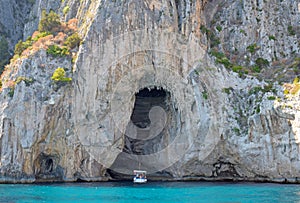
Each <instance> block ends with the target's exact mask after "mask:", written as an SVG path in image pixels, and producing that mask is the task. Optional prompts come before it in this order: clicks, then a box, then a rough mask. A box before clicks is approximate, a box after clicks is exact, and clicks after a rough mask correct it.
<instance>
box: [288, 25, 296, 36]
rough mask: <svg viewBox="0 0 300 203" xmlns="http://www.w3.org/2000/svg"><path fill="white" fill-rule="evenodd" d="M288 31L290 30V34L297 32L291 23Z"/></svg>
mask: <svg viewBox="0 0 300 203" xmlns="http://www.w3.org/2000/svg"><path fill="white" fill-rule="evenodd" d="M287 31H288V33H289V35H295V34H296V32H295V30H294V28H293V26H291V25H289V26H288V28H287Z"/></svg>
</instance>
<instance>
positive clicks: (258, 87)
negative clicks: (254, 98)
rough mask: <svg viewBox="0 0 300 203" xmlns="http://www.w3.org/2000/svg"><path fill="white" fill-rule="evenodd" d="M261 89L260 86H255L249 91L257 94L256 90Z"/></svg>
mask: <svg viewBox="0 0 300 203" xmlns="http://www.w3.org/2000/svg"><path fill="white" fill-rule="evenodd" d="M260 91H262V88H261V87H260V86H256V87H253V88H252V89H251V90H250V91H249V93H250V94H257V93H258V92H260Z"/></svg>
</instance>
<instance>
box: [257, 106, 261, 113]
mask: <svg viewBox="0 0 300 203" xmlns="http://www.w3.org/2000/svg"><path fill="white" fill-rule="evenodd" d="M256 113H257V114H259V113H260V106H257V107H256Z"/></svg>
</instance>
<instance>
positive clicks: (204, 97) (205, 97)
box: [202, 91, 208, 100]
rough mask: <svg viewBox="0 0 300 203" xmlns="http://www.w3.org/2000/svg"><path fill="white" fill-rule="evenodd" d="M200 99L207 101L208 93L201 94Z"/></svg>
mask: <svg viewBox="0 0 300 203" xmlns="http://www.w3.org/2000/svg"><path fill="white" fill-rule="evenodd" d="M202 97H203V99H205V100H207V99H208V93H207V92H206V91H203V92H202Z"/></svg>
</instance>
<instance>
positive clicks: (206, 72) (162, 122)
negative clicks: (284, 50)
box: [0, 0, 300, 182]
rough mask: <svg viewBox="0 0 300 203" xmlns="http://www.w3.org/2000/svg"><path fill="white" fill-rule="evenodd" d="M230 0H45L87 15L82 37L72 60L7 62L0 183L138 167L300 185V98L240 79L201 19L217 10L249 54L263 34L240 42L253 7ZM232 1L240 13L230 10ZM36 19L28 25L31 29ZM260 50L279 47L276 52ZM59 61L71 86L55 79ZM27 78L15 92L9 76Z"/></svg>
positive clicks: (93, 176)
mask: <svg viewBox="0 0 300 203" xmlns="http://www.w3.org/2000/svg"><path fill="white" fill-rule="evenodd" d="M221 2H224V3H221ZM231 2H232V1H217V2H216V4H212V3H209V2H207V1H201V0H197V1H173V0H145V1H136V0H129V1H108V0H104V1H100V0H99V1H89V0H85V1H80V3H78V1H74V0H69V1H67V0H66V1H64V2H63V3H58V2H57V1H55V2H54V1H49V2H47V3H45V2H44V1H40V0H39V1H36V2H35V4H34V7H33V8H34V9H33V10H32V11H31V13H30V15H31V16H35V15H37V16H39V15H40V12H41V9H44V8H45V9H54V10H57V11H58V12H62V9H63V8H64V7H65V6H67V5H68V6H69V7H70V11H69V13H68V14H67V15H66V16H64V18H66V19H68V18H71V17H74V16H76V17H77V18H79V23H80V29H79V33H80V34H81V36H83V37H84V41H83V43H82V45H81V46H80V48H79V51H78V53H77V54H78V57H77V59H76V61H75V64H72V62H71V59H70V58H68V57H60V58H53V57H51V56H49V55H47V54H46V52H45V51H44V50H40V51H38V52H36V53H34V54H33V55H29V56H28V57H27V58H24V57H22V58H21V59H19V60H17V61H16V62H14V63H12V64H10V65H9V66H8V71H6V72H5V73H4V75H3V76H2V81H4V83H3V87H2V92H1V94H0V100H1V106H0V112H1V114H0V115H1V117H0V146H1V148H0V149H1V150H0V157H1V160H0V175H1V178H0V181H1V182H38V181H76V180H86V181H97V180H109V179H111V178H116V177H117V178H125V177H126V178H127V177H128V175H130V174H131V173H132V170H133V169H137V168H141V169H146V170H147V171H148V172H149V173H150V174H152V175H153V176H155V177H156V178H162V179H176V180H187V179H210V180H222V179H223V180H224V179H226V180H227V179H232V180H259V181H263V180H265V181H280V180H285V179H286V180H288V181H290V182H293V181H294V182H297V181H298V178H297V177H299V176H300V171H299V170H298V168H299V164H300V160H299V138H298V137H299V132H300V130H299V129H300V125H299V116H300V115H299V97H297V96H299V95H296V96H295V97H293V98H291V99H290V100H288V101H286V100H284V101H282V102H288V103H292V108H291V109H283V110H280V106H282V105H283V104H278V103H276V102H277V101H274V100H273V99H270V96H274V95H275V93H274V92H272V91H267V90H265V89H267V88H266V87H265V86H266V83H265V82H264V81H259V80H257V79H255V78H254V77H252V76H247V77H246V76H245V77H244V78H240V77H239V76H238V74H236V73H233V72H232V71H230V70H228V69H226V68H225V67H223V66H222V65H220V64H216V63H214V61H213V59H212V58H211V56H210V55H208V54H207V52H208V47H207V45H209V44H208V43H209V42H208V41H209V40H207V39H206V36H205V34H204V33H202V32H201V31H200V27H201V25H202V24H206V25H208V24H209V22H210V20H211V19H212V18H213V17H214V16H215V15H217V14H220V9H221V10H223V11H224V12H223V13H221V14H222V15H221V16H220V19H221V22H222V23H224V24H225V25H226V26H227V27H226V30H225V31H224V38H223V39H224V40H225V41H227V40H228V42H229V44H230V43H233V44H237V45H238V50H239V51H240V52H241V53H243V52H242V50H244V51H245V49H246V46H248V42H251V43H252V41H253V42H254V41H255V40H256V35H255V33H254V34H251V33H252V31H253V30H251V29H252V28H251V29H250V28H247V31H249V35H247V36H245V39H244V38H243V40H244V43H241V42H240V43H237V41H239V40H240V39H241V36H239V34H236V35H234V37H231V36H232V32H230V30H231V29H233V30H234V32H235V33H237V32H238V31H237V30H238V29H239V27H237V23H236V22H235V21H234V20H240V21H241V22H239V23H240V24H242V25H243V26H250V25H248V23H250V22H252V20H253V16H254V14H253V12H254V11H255V10H256V7H254V10H253V9H252V8H251V5H252V3H249V2H246V1H243V4H242V5H241V3H240V1H234V2H233V3H232V4H230V3H231ZM284 2H285V3H286V5H291V6H293V8H294V6H295V4H293V3H290V1H284ZM219 3H220V4H221V5H223V7H222V8H220V7H217V6H219ZM258 3H259V5H258V6H257V8H259V9H264V6H263V5H269V4H264V3H263V2H261V1H258ZM46 4H47V5H46ZM248 4H249V5H248ZM214 6H215V7H214ZM243 6H244V7H243ZM232 7H234V11H236V12H238V13H235V12H233V13H232V15H229V17H228V18H225V16H226V13H228V11H229V10H230V9H232ZM210 8H212V10H210ZM210 11H211V13H208V12H210ZM225 11H226V12H225ZM239 12H241V13H242V14H243V16H247V15H249V16H248V18H247V17H243V18H241V19H239V17H238V15H240V14H239ZM259 12H261V11H259ZM235 14H236V16H235ZM289 16H290V17H291V18H295V19H297V18H298V17H299V14H295V13H290V12H287V13H285V18H284V19H288V17H289ZM232 18H233V19H232ZM266 19H267V17H265V18H264V20H266ZM262 20H263V19H262ZM233 21H234V22H233ZM231 22H232V23H231ZM263 22H265V21H263ZM37 23H38V20H32V21H30V22H29V23H27V24H26V25H25V30H26V31H25V33H27V34H30V33H31V32H32V31H33V30H34V29H35V28H36V26H37ZM243 23H246V24H247V25H244V24H243ZM254 25H255V26H259V25H258V24H253V26H254ZM283 26H285V25H283ZM262 27H263V25H261V26H260V28H262ZM268 28H270V27H268ZM271 29H273V28H270V30H271ZM229 32H230V33H229ZM253 32H255V30H254V31H253ZM260 32H261V33H262V32H263V33H264V34H266V33H265V32H264V31H262V30H261V31H260ZM294 39H295V37H293V36H290V37H288V39H287V40H284V41H282V43H283V44H289V43H290V42H292V41H293V40H294ZM259 42H260V43H265V42H264V41H263V40H262V41H259ZM276 43H277V42H276ZM230 46H231V45H230ZM298 46H299V45H297V47H296V46H295V47H294V46H293V48H292V49H291V50H290V51H295V52H296V53H298V52H299V47H298ZM224 48H226V46H224ZM276 50H277V48H276ZM259 54H260V55H261V56H265V57H267V58H271V57H272V56H273V55H272V53H271V54H270V53H268V50H267V49H261V50H260V53H259ZM275 55H276V56H277V54H275ZM277 57H278V56H277ZM57 67H64V68H65V69H66V70H67V74H68V76H69V77H71V76H72V82H71V83H68V84H64V85H57V84H55V83H54V82H53V81H52V80H51V75H52V74H53V72H54V70H55V69H56V68H57ZM21 76H22V77H26V78H32V79H34V80H33V82H32V83H30V84H27V83H26V82H25V81H21V82H19V83H18V84H16V86H15V88H14V89H12V88H11V86H10V83H9V81H14V80H16V79H17V78H19V77H21ZM273 86H274V87H273V88H274V89H275V90H277V91H278V92H279V91H282V89H281V87H280V86H279V85H278V84H276V83H275V84H274V85H273ZM13 90H14V91H13ZM145 91H146V92H145ZM277 95H278V96H280V97H283V96H282V95H281V94H280V93H277ZM141 97H142V98H141ZM278 106H279V107H278ZM153 107H155V108H153ZM145 114H146V115H145ZM147 114H149V115H147Z"/></svg>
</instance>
